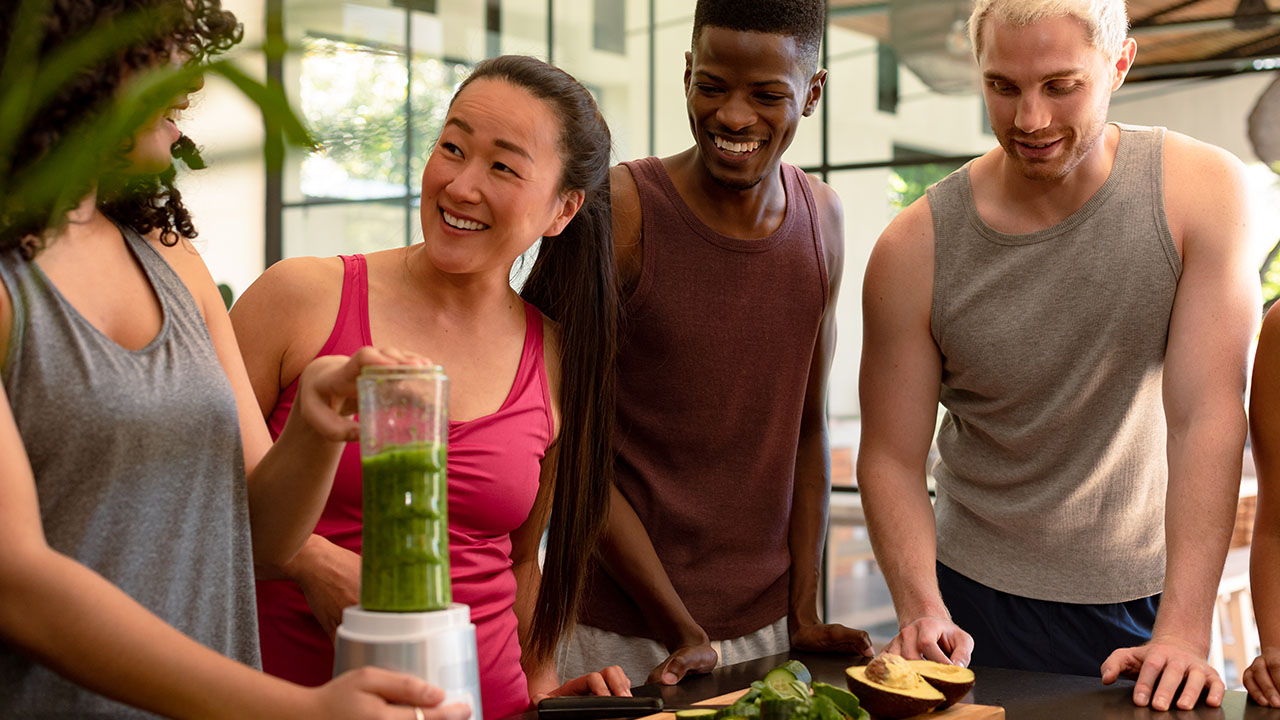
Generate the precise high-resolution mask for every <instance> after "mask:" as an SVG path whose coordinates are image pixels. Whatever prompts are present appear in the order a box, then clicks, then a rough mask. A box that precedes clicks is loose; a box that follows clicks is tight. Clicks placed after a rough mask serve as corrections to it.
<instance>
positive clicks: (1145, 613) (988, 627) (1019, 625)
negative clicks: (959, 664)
mask: <svg viewBox="0 0 1280 720" xmlns="http://www.w3.org/2000/svg"><path fill="white" fill-rule="evenodd" d="M938 588H939V589H940V590H941V591H942V600H943V602H945V603H946V604H947V609H948V610H950V611H951V619H952V620H953V621H955V623H956V624H957V625H959V626H960V627H961V628H962V629H964V630H965V631H967V632H968V633H969V634H970V635H972V636H973V658H972V660H971V662H970V665H975V666H981V667H1000V668H1013V669H1016V670H1035V671H1039V672H1053V673H1067V674H1070V675H1092V676H1095V677H1096V676H1098V675H1101V670H1100V666H1101V665H1102V661H1104V660H1106V659H1107V656H1108V655H1110V654H1111V653H1112V651H1114V650H1116V649H1117V648H1122V647H1133V646H1135V645H1141V644H1142V643H1145V642H1146V641H1148V640H1150V639H1151V627H1152V625H1154V624H1155V621H1156V610H1157V608H1159V606H1160V596H1159V595H1152V596H1151V597H1145V598H1139V599H1137V600H1130V601H1129V602H1123V603H1108V604H1101V605H1083V604H1078V603H1064V602H1052V601H1049V600H1033V599H1031V598H1025V597H1021V596H1019V595H1010V594H1009V593H1006V592H1000V591H999V590H995V589H993V588H989V587H987V586H986V585H983V584H982V583H979V582H976V581H974V580H971V579H969V578H968V577H965V576H964V575H961V574H960V573H958V572H956V571H955V570H952V569H951V568H949V567H947V566H945V565H943V564H942V563H938Z"/></svg>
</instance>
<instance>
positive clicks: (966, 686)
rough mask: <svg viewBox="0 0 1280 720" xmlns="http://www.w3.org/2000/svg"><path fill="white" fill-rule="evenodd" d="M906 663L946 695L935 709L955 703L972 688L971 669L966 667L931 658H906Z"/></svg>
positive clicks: (942, 708)
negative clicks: (935, 660) (946, 663)
mask: <svg viewBox="0 0 1280 720" xmlns="http://www.w3.org/2000/svg"><path fill="white" fill-rule="evenodd" d="M907 664H908V665H910V666H911V669H912V670H915V671H916V672H917V673H919V674H920V677H922V678H924V681H925V682H927V683H929V684H930V685H932V686H933V687H935V688H937V690H938V691H939V692H941V693H942V695H943V696H944V697H946V701H945V702H943V703H942V704H941V705H939V706H938V707H937V708H935V709H936V710H945V709H946V708H949V707H951V706H952V705H955V704H956V703H957V702H959V701H960V698H963V697H964V696H965V695H968V694H969V691H970V690H972V689H973V680H974V678H973V671H972V670H970V669H969V668H967V667H961V666H959V665H944V664H942V663H940V662H934V661H932V660H908V661H907Z"/></svg>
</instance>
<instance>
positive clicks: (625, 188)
mask: <svg viewBox="0 0 1280 720" xmlns="http://www.w3.org/2000/svg"><path fill="white" fill-rule="evenodd" d="M609 195H610V200H611V202H612V203H613V242H614V244H615V245H632V244H635V243H636V242H638V241H639V239H640V212H641V211H640V189H639V188H638V187H636V179H635V177H634V176H632V174H631V170H630V169H629V168H628V167H627V166H625V165H614V166H613V167H611V168H609Z"/></svg>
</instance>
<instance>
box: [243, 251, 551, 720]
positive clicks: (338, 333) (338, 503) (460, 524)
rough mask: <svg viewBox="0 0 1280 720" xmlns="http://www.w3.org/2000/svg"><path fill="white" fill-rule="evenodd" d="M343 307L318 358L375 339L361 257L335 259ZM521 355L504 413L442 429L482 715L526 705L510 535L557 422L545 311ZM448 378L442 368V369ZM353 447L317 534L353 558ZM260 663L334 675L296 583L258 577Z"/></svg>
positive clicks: (357, 509)
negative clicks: (545, 345) (545, 336)
mask: <svg viewBox="0 0 1280 720" xmlns="http://www.w3.org/2000/svg"><path fill="white" fill-rule="evenodd" d="M342 262H343V268H344V274H343V285H342V300H341V304H340V305H339V308H338V317H337V320H336V321H335V322H334V325H333V332H332V333H331V334H330V335H329V339H328V341H327V342H325V344H324V347H323V348H321V350H320V352H319V353H318V354H317V356H319V355H334V354H341V355H349V354H351V353H353V352H355V351H356V350H357V349H359V348H360V347H363V346H365V345H370V344H372V340H371V338H370V333H369V283H368V270H367V266H366V265H365V259H364V257H363V256H361V255H354V256H343V257H342ZM525 318H526V330H525V339H524V351H523V353H521V356H520V365H519V368H518V369H517V370H516V376H515V382H514V383H513V384H512V386H511V392H510V393H509V394H508V396H507V399H506V401H505V402H504V403H503V404H502V407H501V408H499V409H498V411H497V412H495V413H493V414H492V415H486V416H484V417H480V418H476V419H474V420H468V421H466V422H450V423H449V562H450V577H451V579H452V582H453V599H454V602H460V603H464V604H466V605H468V606H470V607H471V620H472V622H474V623H475V625H476V644H477V650H478V651H479V664H480V694H481V701H482V704H483V706H484V716H485V717H486V718H491V719H492V718H499V717H504V716H507V715H511V714H514V713H519V712H523V711H525V710H527V709H528V708H529V691H528V685H527V683H526V681H525V676H524V671H523V670H522V669H521V667H520V642H519V638H518V637H517V635H516V615H515V611H514V609H513V605H514V603H515V597H516V579H515V575H514V574H513V573H512V571H511V532H512V531H513V530H515V529H516V528H518V527H520V525H521V524H523V523H524V521H525V519H526V518H528V517H529V513H530V511H531V510H532V509H533V501H534V497H535V496H536V495H537V492H538V473H539V469H540V465H539V463H540V461H541V460H542V458H543V455H544V454H545V453H546V449H547V447H548V445H549V444H550V442H551V437H552V432H553V427H554V426H553V420H552V416H551V396H550V394H549V391H548V389H547V375H546V366H545V364H544V362H543V352H542V314H541V313H540V312H538V310H537V308H535V307H533V306H532V305H529V304H528V303H526V304H525ZM446 372H448V369H447V368H446ZM297 384H298V383H297V380H294V381H293V383H291V384H290V385H289V386H288V387H287V388H285V389H284V390H282V391H281V392H280V398H279V400H277V402H276V406H275V409H274V410H272V412H271V415H270V416H269V417H268V418H267V424H268V426H269V428H270V429H271V433H272V436H273V437H274V436H277V435H279V433H280V431H281V430H282V429H283V428H284V423H285V420H286V419H287V418H288V415H289V410H290V409H291V408H292V407H293V400H294V396H295V395H296V394H297V389H298V388H297ZM360 493H361V483H360V445H359V443H350V444H348V445H347V447H346V449H345V450H344V451H343V453H342V459H341V461H340V463H339V465H338V472H337V475H336V476H335V478H334V482H333V491H332V492H331V493H330V495H329V501H328V503H327V504H326V506H325V508H324V512H323V513H322V514H321V516H320V520H319V521H318V522H317V523H316V529H315V532H316V534H318V535H321V536H323V537H325V538H327V539H328V540H329V541H330V542H333V543H334V544H336V545H339V546H341V547H344V548H347V549H349V550H352V551H354V552H357V553H358V552H360V513H361V494H360ZM258 622H259V632H260V635H261V639H262V666H263V669H264V670H266V671H267V672H269V673H271V674H272V675H276V676H278V677H282V678H285V679H286V680H291V681H293V682H297V683H301V684H303V685H311V686H314V685H321V684H323V683H325V682H327V681H328V680H329V679H330V678H331V677H332V676H333V645H332V644H331V643H330V641H329V637H328V636H327V635H326V634H325V633H324V631H323V630H322V629H321V627H320V625H319V623H318V622H316V620H315V618H314V616H313V615H312V614H311V610H310V608H309V607H308V605H307V601H306V598H305V597H303V594H302V591H301V590H300V589H299V586H298V584H297V583H295V582H293V581H291V580H263V581H259V582H258Z"/></svg>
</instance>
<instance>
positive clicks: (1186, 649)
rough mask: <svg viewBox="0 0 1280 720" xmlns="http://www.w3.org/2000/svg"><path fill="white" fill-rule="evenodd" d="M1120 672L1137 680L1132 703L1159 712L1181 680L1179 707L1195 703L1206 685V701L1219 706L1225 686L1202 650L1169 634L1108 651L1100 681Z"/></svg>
mask: <svg viewBox="0 0 1280 720" xmlns="http://www.w3.org/2000/svg"><path fill="white" fill-rule="evenodd" d="M1121 675H1123V676H1125V677H1127V678H1132V679H1135V680H1136V684H1135V685H1134V686H1133V704H1134V705H1137V706H1139V707H1146V706H1147V705H1150V706H1151V709H1152V710H1157V711H1160V712H1164V711H1165V710H1168V709H1169V708H1170V706H1171V705H1172V704H1173V699H1174V695H1175V694H1176V693H1177V692H1178V686H1179V685H1183V683H1184V681H1185V685H1183V689H1182V694H1181V695H1179V696H1178V707H1179V708H1180V709H1182V710H1190V709H1191V708H1193V707H1195V705H1196V702H1197V701H1198V700H1199V698H1200V693H1201V692H1203V691H1204V690H1205V688H1208V693H1209V694H1208V696H1207V697H1206V698H1205V703H1206V704H1207V705H1208V706H1209V707H1219V706H1221V705H1222V696H1223V695H1224V694H1225V693H1226V689H1227V688H1226V685H1225V684H1224V683H1223V682H1222V678H1221V677H1219V675H1218V671H1217V670H1214V669H1213V666H1211V665H1210V664H1209V663H1208V662H1207V661H1206V660H1205V657H1204V654H1203V653H1201V652H1199V651H1198V650H1197V649H1196V648H1194V647H1193V646H1192V645H1191V644H1190V643H1187V642H1186V641H1184V640H1182V639H1180V638H1176V637H1170V636H1157V637H1152V638H1151V641H1150V642H1148V643H1147V644H1145V645H1140V646H1138V647H1131V648H1121V649H1119V650H1116V651H1115V652H1113V653H1111V656H1110V657H1108V658H1107V659H1106V662H1104V663H1102V682H1103V684H1106V685H1110V684H1111V683H1113V682H1115V681H1116V679H1117V678H1119V677H1120V676H1121Z"/></svg>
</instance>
